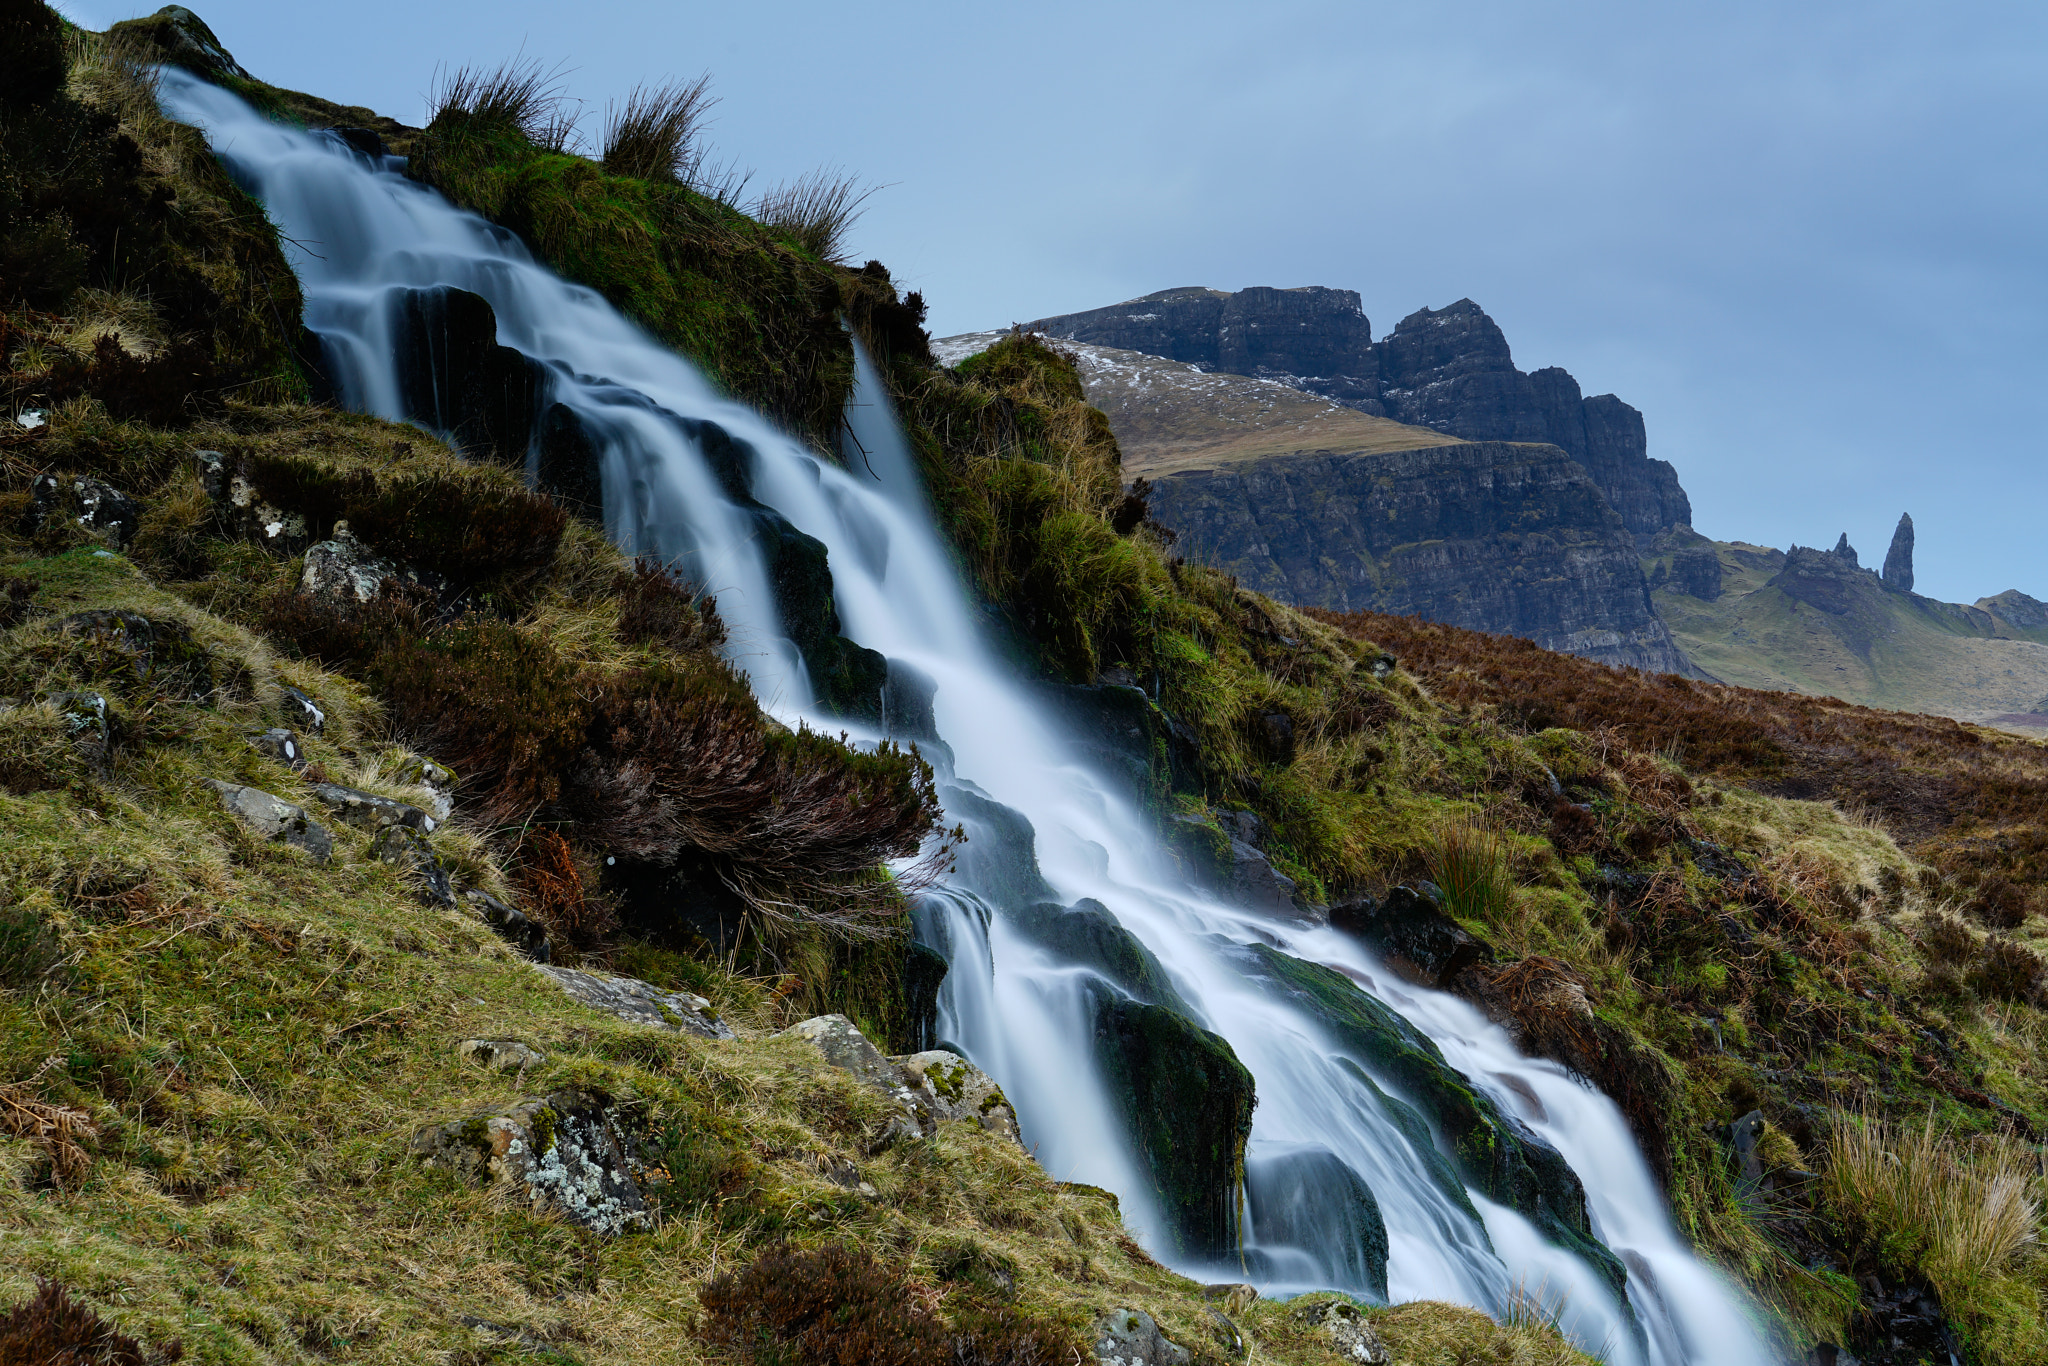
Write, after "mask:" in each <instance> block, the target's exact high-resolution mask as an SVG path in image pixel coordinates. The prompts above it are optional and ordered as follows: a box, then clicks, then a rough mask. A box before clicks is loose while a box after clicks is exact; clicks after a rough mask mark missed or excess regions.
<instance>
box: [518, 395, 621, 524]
mask: <svg viewBox="0 0 2048 1366" xmlns="http://www.w3.org/2000/svg"><path fill="white" fill-rule="evenodd" d="M539 447H540V449H539V461H538V465H539V468H538V469H537V471H536V472H535V477H534V482H535V483H536V484H537V485H538V486H539V487H540V490H541V492H543V493H547V494H552V495H553V496H554V497H555V498H556V499H558V500H559V501H560V502H561V503H562V505H563V506H565V507H567V508H568V509H569V510H570V511H571V512H574V513H575V514H576V515H577V516H579V517H583V518H586V519H588V520H590V521H593V522H598V523H600V524H601V523H602V522H603V521H604V447H603V446H602V445H601V444H600V442H599V440H598V438H597V436H596V434H595V433H593V432H592V431H591V430H590V426H589V424H588V423H586V422H585V421H584V420H583V418H582V417H581V416H580V415H578V413H577V412H576V410H575V409H574V408H571V407H569V406H568V405H567V404H563V403H550V404H549V405H548V407H547V411H546V412H544V413H542V414H541V418H540V433H539Z"/></svg>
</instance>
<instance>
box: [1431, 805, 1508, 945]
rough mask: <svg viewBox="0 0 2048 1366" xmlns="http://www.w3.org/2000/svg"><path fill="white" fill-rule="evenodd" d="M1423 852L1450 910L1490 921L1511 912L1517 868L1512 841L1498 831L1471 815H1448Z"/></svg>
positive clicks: (1505, 918)
mask: <svg viewBox="0 0 2048 1366" xmlns="http://www.w3.org/2000/svg"><path fill="white" fill-rule="evenodd" d="M1423 858H1424V860H1425V862H1426V864H1427V866H1428V868H1429V876H1430V880H1431V881H1432V882H1434V883H1436V885H1437V886H1438V887H1440V888H1442V889H1443V893H1444V903H1445V905H1446V907H1447V908H1448V909H1449V911H1450V913H1451V914H1452V915H1454V916H1457V917H1459V918H1460V919H1465V920H1477V921H1479V922H1480V923H1481V924H1486V925H1492V924H1496V923H1505V922H1507V921H1508V920H1510V919H1511V918H1512V917H1513V914H1514V907H1515V874H1514V868H1513V866H1512V864H1511V863H1510V860H1509V847H1508V842H1507V840H1506V839H1504V838H1503V837H1502V835H1501V833H1500V832H1499V831H1497V830H1494V829H1492V828H1490V827H1488V826H1485V825H1479V824H1476V823H1474V822H1471V821H1460V820H1450V821H1445V822H1444V823H1443V824H1442V825H1440V826H1438V827H1437V830H1436V835H1435V838H1434V839H1433V840H1432V841H1431V843H1430V845H1429V848H1428V849H1427V850H1426V851H1425V852H1424V854H1423Z"/></svg>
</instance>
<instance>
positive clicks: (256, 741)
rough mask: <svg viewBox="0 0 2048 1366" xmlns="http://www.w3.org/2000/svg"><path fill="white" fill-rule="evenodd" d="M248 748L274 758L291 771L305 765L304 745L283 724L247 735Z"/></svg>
mask: <svg viewBox="0 0 2048 1366" xmlns="http://www.w3.org/2000/svg"><path fill="white" fill-rule="evenodd" d="M249 748H251V749H253V750H255V751H256V752H257V753H258V754H261V755H262V756H263V757H264V758H266V759H275V760H277V762H279V763H281V764H283V765H285V766H286V767H287V768H289V769H291V770H292V771H293V772H297V771H298V770H300V769H302V768H304V767H305V766H306V747H305V746H304V745H302V744H300V743H299V737H298V736H297V735H295V734H294V733H293V732H292V731H291V730H289V729H287V728H286V727H284V726H273V727H271V728H270V729H269V730H266V731H260V732H258V733H257V734H255V735H252V736H250V737H249Z"/></svg>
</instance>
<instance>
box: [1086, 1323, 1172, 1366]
mask: <svg viewBox="0 0 2048 1366" xmlns="http://www.w3.org/2000/svg"><path fill="white" fill-rule="evenodd" d="M1088 1336H1089V1339H1090V1340H1091V1341H1092V1342H1093V1343H1094V1344H1095V1359H1096V1360H1097V1361H1098V1362H1101V1363H1102V1366H1186V1363H1187V1362H1188V1361H1189V1360H1191V1358H1190V1357H1189V1355H1188V1350H1187V1348H1185V1347H1182V1346H1180V1345H1179V1344H1178V1343H1176V1342H1173V1341H1172V1340H1170V1339H1169V1338H1168V1337H1167V1336H1166V1335H1165V1334H1164V1333H1162V1332H1160V1331H1159V1325H1158V1324H1157V1323H1155V1322H1153V1320H1152V1316H1151V1315H1150V1314H1147V1313H1145V1312H1144V1311H1142V1310H1138V1309H1112V1310H1110V1311H1109V1312H1108V1313H1106V1314H1104V1315H1103V1316H1102V1317H1101V1318H1099V1319H1097V1320H1095V1325H1094V1327H1092V1328H1091V1329H1090V1330H1089V1333H1088Z"/></svg>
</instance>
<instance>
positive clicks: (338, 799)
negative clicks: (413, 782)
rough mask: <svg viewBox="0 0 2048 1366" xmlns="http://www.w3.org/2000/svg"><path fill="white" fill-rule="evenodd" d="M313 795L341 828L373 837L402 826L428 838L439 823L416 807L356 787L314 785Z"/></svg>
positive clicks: (328, 784) (336, 784) (329, 784)
mask: <svg viewBox="0 0 2048 1366" xmlns="http://www.w3.org/2000/svg"><path fill="white" fill-rule="evenodd" d="M313 795H314V796H315V797H316V798H318V799H319V801H320V804H321V805H323V806H325V807H326V808H327V809H328V810H329V811H331V812H332V813H334V818H335V819H336V820H338V821H340V822H341V823H342V824H343V825H351V826H354V827H355V828H356V829H358V830H362V831H366V832H368V833H370V834H375V833H376V832H377V831H379V830H382V829H384V828H385V827H387V826H393V825H402V826H404V827H406V828H407V829H408V830H417V831H419V832H420V833H421V834H423V835H430V834H432V833H433V831H434V827H435V826H436V825H438V824H439V822H438V821H436V820H435V819H434V818H433V817H432V816H429V815H428V814H427V813H426V812H424V811H422V810H420V809H419V808H418V807H417V806H409V805H407V804H406V803H404V802H400V801H393V800H392V799H391V798H389V797H380V796H378V795H377V794H376V793H374V792H364V791H362V790H361V789H359V788H353V787H343V786H342V785H341V784H339V783H314V784H313Z"/></svg>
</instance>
